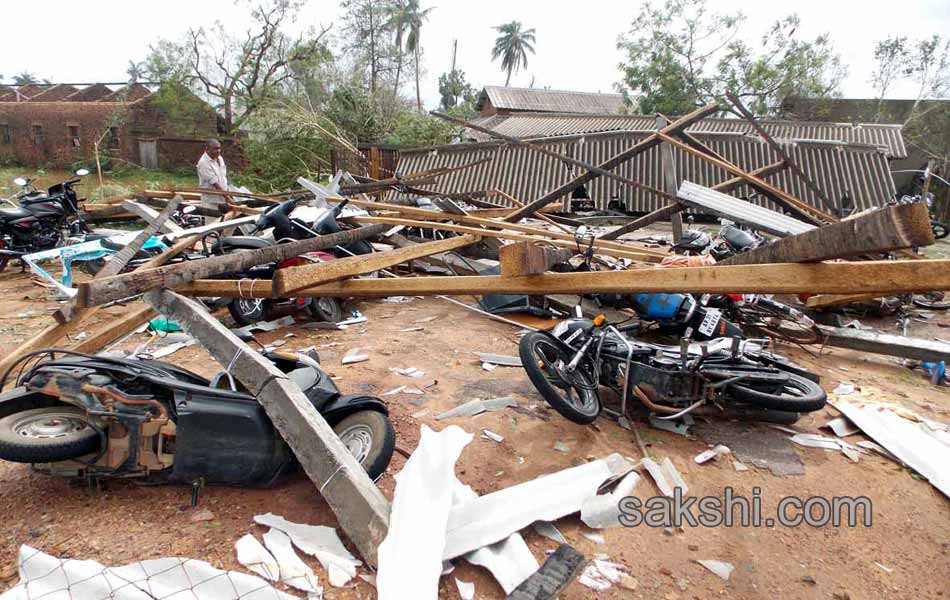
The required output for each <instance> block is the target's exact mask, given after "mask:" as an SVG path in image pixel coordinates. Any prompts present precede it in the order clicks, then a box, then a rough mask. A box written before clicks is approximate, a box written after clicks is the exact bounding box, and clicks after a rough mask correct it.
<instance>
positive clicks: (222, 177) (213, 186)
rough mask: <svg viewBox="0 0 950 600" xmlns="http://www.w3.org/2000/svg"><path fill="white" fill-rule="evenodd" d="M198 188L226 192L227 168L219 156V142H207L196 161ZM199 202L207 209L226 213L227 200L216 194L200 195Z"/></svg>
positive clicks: (222, 158)
mask: <svg viewBox="0 0 950 600" xmlns="http://www.w3.org/2000/svg"><path fill="white" fill-rule="evenodd" d="M198 187H200V188H204V189H209V190H222V191H228V190H230V189H231V188H230V187H229V186H228V168H227V166H225V164H224V157H223V156H221V142H219V141H218V140H216V139H210V140H208V143H207V144H206V145H205V152H204V154H202V155H201V159H200V160H199V161H198ZM201 202H202V203H203V204H205V205H206V206H208V207H209V208H217V209H219V210H221V212H222V213H224V212H226V211H227V200H225V199H224V198H223V197H222V196H219V195H217V194H202V195H201Z"/></svg>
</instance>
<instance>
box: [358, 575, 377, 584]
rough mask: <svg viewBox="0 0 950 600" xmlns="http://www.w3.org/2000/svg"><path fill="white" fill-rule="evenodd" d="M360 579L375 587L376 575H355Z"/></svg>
mask: <svg viewBox="0 0 950 600" xmlns="http://www.w3.org/2000/svg"><path fill="white" fill-rule="evenodd" d="M357 577H359V578H360V579H362V580H363V581H365V582H366V583H368V584H370V585H371V586H373V587H376V575H375V574H373V573H360V574H358V575H357Z"/></svg>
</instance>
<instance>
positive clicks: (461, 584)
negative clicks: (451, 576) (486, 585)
mask: <svg viewBox="0 0 950 600" xmlns="http://www.w3.org/2000/svg"><path fill="white" fill-rule="evenodd" d="M455 587H457V588H458V591H459V597H460V598H462V600H474V599H475V583H474V582H468V581H462V580H461V579H459V578H458V577H456V578H455Z"/></svg>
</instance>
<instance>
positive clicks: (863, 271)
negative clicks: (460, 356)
mask: <svg viewBox="0 0 950 600" xmlns="http://www.w3.org/2000/svg"><path fill="white" fill-rule="evenodd" d="M239 287H240V282H238V281H234V280H231V281H226V280H218V279H204V280H201V281H195V282H193V283H192V284H188V285H184V286H182V287H181V288H179V291H181V292H182V293H187V294H188V295H193V296H239V295H240V296H243V297H251V298H271V297H273V289H272V287H271V282H270V281H263V282H262V283H261V285H260V286H255V287H254V289H253V290H249V289H248V286H247V284H246V283H245V284H244V286H243V287H242V288H241V289H240V290H239V289H238V288H239ZM486 290H490V291H491V292H493V293H498V294H528V295H545V294H595V293H607V294H614V293H617V294H630V293H633V292H645V293H653V292H668V293H673V292H681V293H688V294H694V293H700V294H701V293H710V294H723V293H737V294H744V293H752V294H859V293H868V294H872V293H873V294H883V295H888V294H899V293H904V292H925V291H930V290H950V259H938V260H882V261H864V262H829V263H805V264H800V263H780V264H767V265H726V266H719V265H717V266H713V267H688V268H687V267H681V268H672V269H656V268H653V267H647V268H638V269H627V270H625V271H600V272H590V273H544V274H542V275H531V276H529V277H499V276H486V275H483V276H480V277H402V278H399V279H347V280H345V281H337V282H334V283H329V284H326V285H321V286H317V287H313V288H308V289H306V290H301V291H300V292H297V293H295V294H294V295H295V296H300V297H303V296H317V297H319V296H334V297H348V296H353V297H379V296H437V295H443V294H445V295H465V294H484V293H485V291H486Z"/></svg>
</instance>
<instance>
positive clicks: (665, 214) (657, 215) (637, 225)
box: [597, 202, 686, 241]
mask: <svg viewBox="0 0 950 600" xmlns="http://www.w3.org/2000/svg"><path fill="white" fill-rule="evenodd" d="M683 210H686V206H684V205H682V204H680V203H679V202H673V203H672V204H667V205H666V206H664V207H662V208H658V209H656V210H655V211H653V212H651V213H647V214H645V215H643V216H642V217H640V218H638V219H636V220H634V221H631V222H629V223H627V224H626V225H624V226H623V227H618V228H617V229H614V230H613V231H609V232H607V233H605V234H604V235H602V236H600V237H599V238H597V239H598V240H601V241H602V240H615V239H617V238H619V237H620V236H622V235H625V234H627V233H630V232H633V231H636V230H637V229H642V228H644V227H646V226H648V225H652V224H653V223H656V222H657V221H665V220H667V219H669V218H670V217H671V216H673V215H674V214H676V213H678V212H680V211H683Z"/></svg>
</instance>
